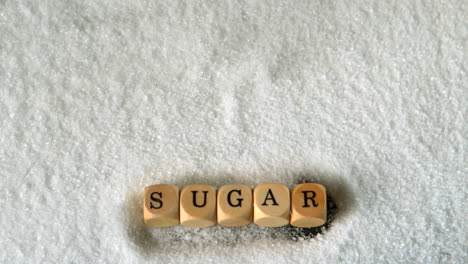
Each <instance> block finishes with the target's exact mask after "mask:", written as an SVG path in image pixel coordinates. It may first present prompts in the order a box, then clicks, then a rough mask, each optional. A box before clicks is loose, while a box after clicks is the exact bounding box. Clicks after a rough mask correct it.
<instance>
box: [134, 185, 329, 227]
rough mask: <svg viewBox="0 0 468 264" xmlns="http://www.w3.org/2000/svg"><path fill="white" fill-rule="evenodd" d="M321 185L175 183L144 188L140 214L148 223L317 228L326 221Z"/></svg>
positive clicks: (152, 224)
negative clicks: (251, 185) (252, 186)
mask: <svg viewBox="0 0 468 264" xmlns="http://www.w3.org/2000/svg"><path fill="white" fill-rule="evenodd" d="M326 195H327V194H326V189H325V187H324V186H323V185H321V184H317V183H304V184H298V185H295V186H294V187H293V188H291V190H289V188H288V187H286V186H285V185H283V184H280V183H263V184H259V185H257V186H256V187H255V188H254V189H253V190H252V188H251V187H250V186H248V185H243V184H233V185H224V186H222V187H221V188H219V189H218V190H216V188H215V187H214V186H211V185H205V184H194V185H188V186H185V187H184V188H183V189H182V190H181V191H180V190H179V188H178V187H177V186H175V185H170V184H158V185H152V186H148V187H146V188H145V194H144V201H143V203H144V205H143V215H144V216H143V217H144V222H145V224H146V225H148V226H153V227H169V226H174V225H177V224H179V223H180V224H182V225H184V226H187V227H195V228H201V227H209V226H212V225H214V224H216V223H218V224H219V225H222V226H245V225H248V224H251V223H252V222H254V223H255V224H257V225H259V226H265V227H279V226H283V225H287V224H291V225H293V226H297V227H317V226H321V225H323V224H325V222H326V220H327V204H326V203H327V197H326Z"/></svg>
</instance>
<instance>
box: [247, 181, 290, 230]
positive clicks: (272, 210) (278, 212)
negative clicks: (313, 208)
mask: <svg viewBox="0 0 468 264" xmlns="http://www.w3.org/2000/svg"><path fill="white" fill-rule="evenodd" d="M253 204H254V222H255V224H257V225H259V226H266V227H278V226H283V225H287V224H288V223H289V209H290V197H289V189H288V187H286V186H284V185H283V184H279V183H263V184H259V185H257V187H255V190H254V202H253Z"/></svg>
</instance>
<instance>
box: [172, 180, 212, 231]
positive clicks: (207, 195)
mask: <svg viewBox="0 0 468 264" xmlns="http://www.w3.org/2000/svg"><path fill="white" fill-rule="evenodd" d="M180 223H181V224H182V225H184V226H187V227H209V226H212V225H214V224H216V189H215V188H214V187H213V186H211V185H206V184H193V185H188V186H186V187H185V188H183V189H182V191H181V192H180Z"/></svg>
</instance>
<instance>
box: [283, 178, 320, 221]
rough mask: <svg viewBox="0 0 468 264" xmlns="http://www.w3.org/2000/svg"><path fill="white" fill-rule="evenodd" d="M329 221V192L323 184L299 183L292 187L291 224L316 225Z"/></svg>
mask: <svg viewBox="0 0 468 264" xmlns="http://www.w3.org/2000/svg"><path fill="white" fill-rule="evenodd" d="M326 221H327V192H326V190H325V187H324V186H323V185H321V184H315V183H304V184H298V185H296V186H294V187H293V188H292V189H291V225H293V226H297V227H316V226H321V225H323V224H325V222H326Z"/></svg>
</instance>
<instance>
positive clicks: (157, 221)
mask: <svg viewBox="0 0 468 264" xmlns="http://www.w3.org/2000/svg"><path fill="white" fill-rule="evenodd" d="M143 203H144V204H143V218H144V221H145V224H147V225H149V226H154V227H167V226H173V225H177V224H178V223H179V188H177V186H175V185H169V184H158V185H152V186H148V187H146V188H145V197H144V199H143Z"/></svg>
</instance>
